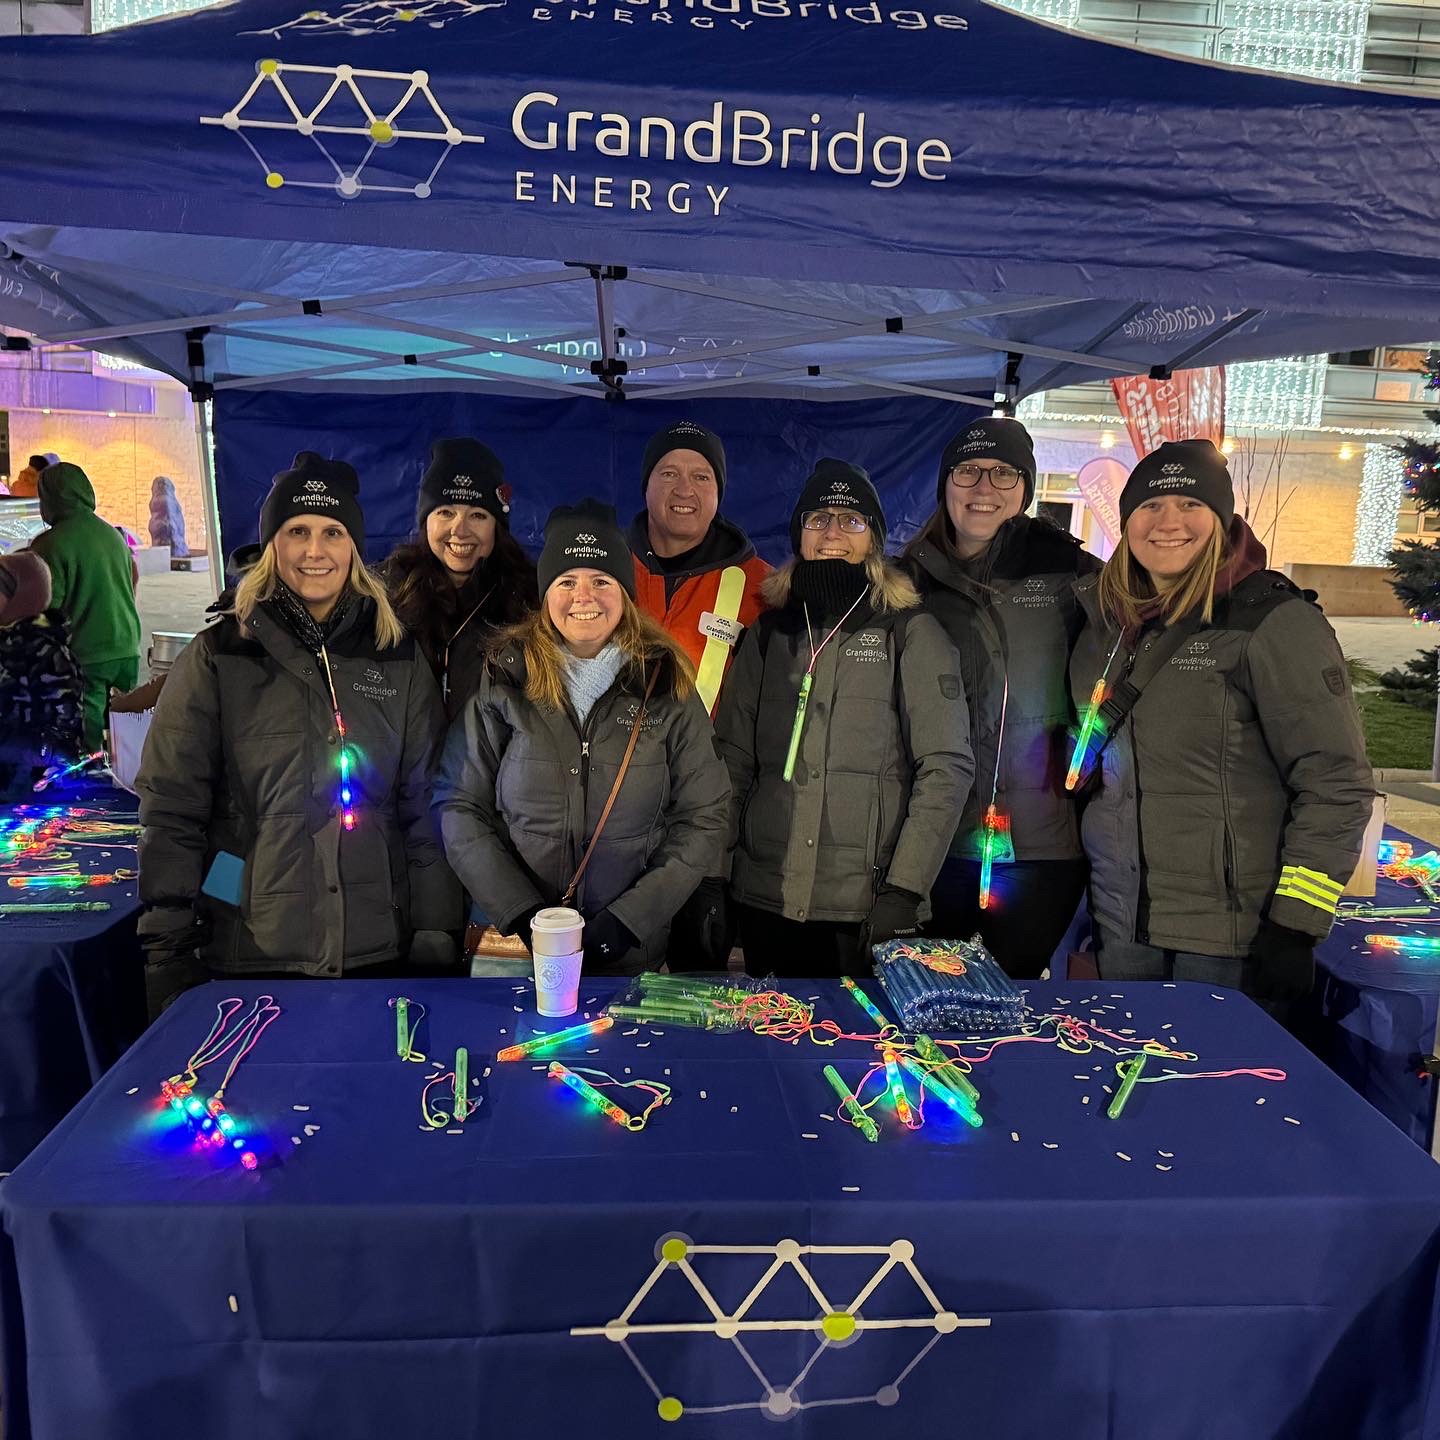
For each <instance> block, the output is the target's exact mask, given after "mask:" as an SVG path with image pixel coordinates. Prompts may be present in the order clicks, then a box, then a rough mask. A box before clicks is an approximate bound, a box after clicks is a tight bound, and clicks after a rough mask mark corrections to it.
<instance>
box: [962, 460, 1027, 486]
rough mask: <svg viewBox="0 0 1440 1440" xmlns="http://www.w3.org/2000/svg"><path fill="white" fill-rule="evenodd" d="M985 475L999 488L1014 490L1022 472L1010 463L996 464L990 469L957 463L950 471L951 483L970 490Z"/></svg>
mask: <svg viewBox="0 0 1440 1440" xmlns="http://www.w3.org/2000/svg"><path fill="white" fill-rule="evenodd" d="M982 475H983V476H985V478H986V479H987V480H989V482H990V483H991V484H992V485H993V486H994V487H995V488H996V489H997V490H1013V489H1014V488H1015V487H1016V486H1017V485H1018V484H1019V483H1020V472H1019V471H1018V470H1016V469H1015V468H1014V467H1013V466H1010V465H994V466H991V467H990V468H989V469H988V470H987V469H984V468H982V467H981V466H979V465H957V466H955V468H954V469H953V470H951V472H950V483H951V484H952V485H959V486H961V487H962V488H964V489H966V490H968V489H970V488H971V487H972V486H975V485H978V484H979V483H980V477H981V476H982Z"/></svg>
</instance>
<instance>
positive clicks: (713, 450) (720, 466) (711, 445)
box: [640, 420, 725, 503]
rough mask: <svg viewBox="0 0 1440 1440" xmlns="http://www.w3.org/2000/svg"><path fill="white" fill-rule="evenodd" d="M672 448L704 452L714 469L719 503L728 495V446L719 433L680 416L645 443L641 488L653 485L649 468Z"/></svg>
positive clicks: (651, 468) (702, 453) (654, 465)
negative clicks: (722, 441) (726, 491)
mask: <svg viewBox="0 0 1440 1440" xmlns="http://www.w3.org/2000/svg"><path fill="white" fill-rule="evenodd" d="M672 450H694V451H695V452H696V453H697V454H699V455H703V456H704V457H705V458H706V459H707V460H708V461H709V462H710V468H711V469H712V470H713V471H714V472H715V490H716V492H717V503H718V501H719V500H723V499H724V498H725V446H724V445H723V444H721V441H720V437H719V436H718V435H717V434H716V433H715V432H714V431H713V430H707V429H706V428H705V427H704V426H703V425H697V424H696V423H695V422H694V421H693V420H679V421H677V422H676V423H675V424H674V425H670V426H667V427H666V428H665V429H664V430H657V431H656V432H655V434H653V435H652V436H651V437H650V440H649V443H648V444H647V445H646V446H645V458H644V459H643V460H642V461H641V462H640V488H641V490H642V491H644V490H648V489H649V488H650V472H651V471H652V470H654V468H655V467H656V466H657V465H658V464H659V463H660V461H661V460H662V459H663V458H664V457H665V456H666V455H668V454H669V453H670V452H671V451H672Z"/></svg>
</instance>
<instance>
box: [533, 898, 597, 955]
mask: <svg viewBox="0 0 1440 1440" xmlns="http://www.w3.org/2000/svg"><path fill="white" fill-rule="evenodd" d="M584 929H585V917H584V916H583V915H582V914H581V913H580V912H579V911H578V910H571V909H570V908H569V906H567V905H549V906H547V907H546V908H545V909H544V910H537V911H536V912H535V918H534V919H533V920H532V921H531V922H530V953H531V954H532V955H535V956H537V957H538V956H540V955H575V954H577V953H579V951H580V950H582V949H583V948H584V945H583V943H582V941H581V939H580V937H581V934H582V932H583V931H584Z"/></svg>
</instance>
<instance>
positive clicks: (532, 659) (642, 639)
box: [490, 589, 695, 710]
mask: <svg viewBox="0 0 1440 1440" xmlns="http://www.w3.org/2000/svg"><path fill="white" fill-rule="evenodd" d="M620 597H621V604H622V609H621V612H620V623H619V624H618V625H617V626H616V627H615V632H614V634H613V635H611V637H610V639H611V640H612V641H613V642H614V643H615V644H616V645H618V646H619V647H620V650H621V652H622V653H623V654H624V656H625V658H626V660H627V661H629V662H630V663H631V664H632V665H639V666H641V667H642V668H643V667H644V665H645V664H646V663H647V662H649V661H652V660H662V659H665V658H668V659H669V660H670V661H671V662H672V668H673V671H674V676H675V680H674V689H675V695H676V698H677V699H680V700H684V699H685V698H686V697H687V696H688V695H689V694H690V692H691V691H692V690H693V689H694V688H695V667H694V666H693V665H692V664H691V663H690V657H689V656H688V655H687V654H686V653H685V652H684V651H683V650H682V649H681V648H680V646H679V645H678V644H676V642H675V641H674V640H672V639H671V638H670V636H669V635H667V634H666V633H665V631H663V630H662V629H661V628H660V626H659V625H658V624H656V622H655V621H654V620H652V619H651V618H650V616H648V615H647V614H646V613H645V612H644V611H643V610H642V609H641V608H640V607H639V606H638V605H637V604H636V603H635V602H634V601H633V600H632V599H631V598H630V596H629V595H628V594H627V593H626V592H625V591H624V590H623V589H622V590H621V591H620ZM507 644H514V645H518V646H519V647H520V650H521V651H522V653H523V654H524V656H525V696H526V699H528V700H529V701H530V702H531V703H532V704H535V705H539V706H542V707H543V708H544V709H546V710H560V709H563V708H564V705H565V653H566V652H565V641H564V639H563V638H562V637H561V634H560V632H559V631H558V630H557V629H556V628H555V622H554V621H553V620H551V618H550V610H549V607H548V606H547V605H546V604H545V597H544V596H543V595H542V596H541V597H540V608H539V609H538V610H536V611H535V612H534V613H533V614H531V615H529V616H527V617H526V618H525V619H524V620H521V621H519V622H517V623H516V624H514V625H511V626H509V627H508V628H507V629H505V630H502V631H500V633H499V634H498V635H497V636H496V637H495V639H494V641H493V642H492V644H491V646H490V654H491V655H492V656H495V655H498V654H499V653H500V651H501V650H503V649H504V648H505V646H506V645H507Z"/></svg>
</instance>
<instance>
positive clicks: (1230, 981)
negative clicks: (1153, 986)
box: [1096, 931, 1245, 990]
mask: <svg viewBox="0 0 1440 1440" xmlns="http://www.w3.org/2000/svg"><path fill="white" fill-rule="evenodd" d="M1096 964H1097V966H1098V968H1099V970H1100V978H1101V979H1102V980H1193V981H1195V982H1196V983H1197V984H1201V985H1228V986H1229V987H1230V988H1231V989H1232V990H1242V989H1244V985H1243V983H1242V981H1243V979H1244V974H1245V961H1244V960H1243V959H1236V958H1231V957H1229V956H1225V955H1194V954H1191V953H1190V952H1189V951H1187V950H1160V949H1158V948H1157V947H1156V946H1154V945H1140V944H1137V943H1136V942H1135V941H1134V940H1119V939H1117V938H1116V937H1115V936H1113V935H1107V934H1105V932H1104V931H1101V933H1100V953H1099V955H1098V956H1096Z"/></svg>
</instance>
